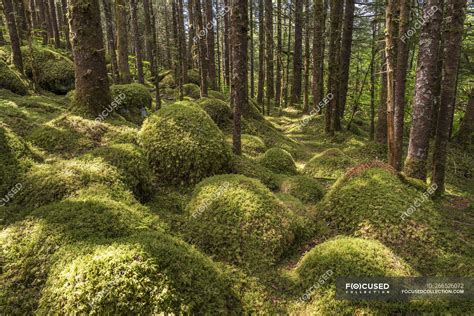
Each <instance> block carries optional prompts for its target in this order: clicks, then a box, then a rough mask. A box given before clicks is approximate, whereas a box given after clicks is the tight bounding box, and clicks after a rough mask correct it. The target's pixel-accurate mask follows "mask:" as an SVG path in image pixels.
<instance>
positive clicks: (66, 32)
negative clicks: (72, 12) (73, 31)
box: [61, 0, 115, 53]
mask: <svg viewBox="0 0 474 316" xmlns="http://www.w3.org/2000/svg"><path fill="white" fill-rule="evenodd" d="M61 7H62V10H63V16H62V20H63V32H64V39H65V40H66V49H67V50H68V51H71V50H72V46H71V39H70V35H69V23H68V21H67V14H66V12H67V0H61ZM109 10H110V7H109ZM114 53H115V52H114Z"/></svg>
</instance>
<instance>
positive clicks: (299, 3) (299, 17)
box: [290, 0, 303, 106]
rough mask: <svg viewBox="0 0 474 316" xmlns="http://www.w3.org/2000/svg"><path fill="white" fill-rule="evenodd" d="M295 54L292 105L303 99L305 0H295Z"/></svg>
mask: <svg viewBox="0 0 474 316" xmlns="http://www.w3.org/2000/svg"><path fill="white" fill-rule="evenodd" d="M293 52H294V55H293V85H292V89H291V101H290V104H291V105H293V106H294V105H297V104H299V103H300V99H301V72H302V68H303V67H302V59H303V0H295V46H294V50H293Z"/></svg>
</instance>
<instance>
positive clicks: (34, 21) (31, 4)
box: [27, 0, 66, 30]
mask: <svg viewBox="0 0 474 316" xmlns="http://www.w3.org/2000/svg"><path fill="white" fill-rule="evenodd" d="M29 12H31V26H32V30H33V29H38V28H39V24H38V14H37V11H36V3H35V0H30V1H29ZM63 16H64V17H66V11H64V14H63ZM27 18H28V17H27Z"/></svg>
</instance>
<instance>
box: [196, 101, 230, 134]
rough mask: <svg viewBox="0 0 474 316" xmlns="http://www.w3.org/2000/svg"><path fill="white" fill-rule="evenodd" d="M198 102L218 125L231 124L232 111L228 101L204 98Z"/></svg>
mask: <svg viewBox="0 0 474 316" xmlns="http://www.w3.org/2000/svg"><path fill="white" fill-rule="evenodd" d="M197 102H198V104H199V106H200V107H201V108H202V109H203V110H204V111H206V113H207V114H209V116H210V117H211V118H212V120H213V121H214V123H216V124H217V126H219V127H225V126H226V125H229V122H230V118H231V116H232V111H231V110H230V106H229V104H228V103H227V102H225V101H222V100H219V99H214V98H203V99H199V100H198V101H197Z"/></svg>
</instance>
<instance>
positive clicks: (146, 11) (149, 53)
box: [143, 0, 157, 77]
mask: <svg viewBox="0 0 474 316" xmlns="http://www.w3.org/2000/svg"><path fill="white" fill-rule="evenodd" d="M143 17H144V19H145V52H146V59H147V60H148V62H149V63H150V73H151V75H152V76H153V77H154V76H156V75H157V74H156V64H155V56H153V32H152V31H151V29H152V25H151V15H150V0H143Z"/></svg>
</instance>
